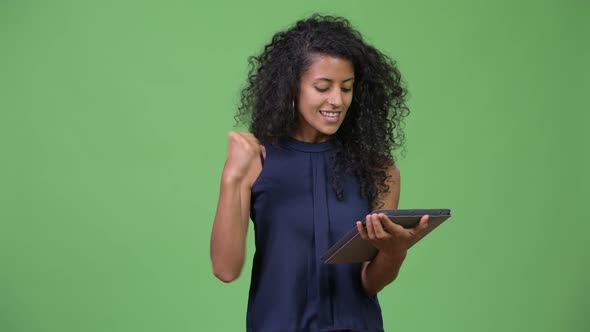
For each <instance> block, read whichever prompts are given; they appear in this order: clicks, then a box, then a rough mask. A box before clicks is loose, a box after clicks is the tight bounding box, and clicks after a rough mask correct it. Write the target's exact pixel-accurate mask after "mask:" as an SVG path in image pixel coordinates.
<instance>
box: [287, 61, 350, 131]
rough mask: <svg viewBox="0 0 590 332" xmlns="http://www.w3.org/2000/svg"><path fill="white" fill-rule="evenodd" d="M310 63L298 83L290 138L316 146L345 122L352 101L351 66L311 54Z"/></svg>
mask: <svg viewBox="0 0 590 332" xmlns="http://www.w3.org/2000/svg"><path fill="white" fill-rule="evenodd" d="M312 61H313V62H312V64H311V66H310V67H309V68H308V69H307V71H305V72H304V73H303V75H302V76H301V81H300V82H299V97H298V99H297V100H296V101H295V107H296V108H297V128H296V129H295V131H294V132H293V138H295V139H297V140H300V141H303V142H308V143H319V142H323V141H326V140H328V139H329V136H331V135H334V134H335V133H336V131H338V128H340V125H341V124H342V121H344V117H345V116H346V111H347V110H348V107H349V106H350V103H351V101H352V86H353V83H354V67H353V65H352V62H350V61H349V60H346V59H342V58H337V57H333V56H330V55H314V56H313V59H312Z"/></svg>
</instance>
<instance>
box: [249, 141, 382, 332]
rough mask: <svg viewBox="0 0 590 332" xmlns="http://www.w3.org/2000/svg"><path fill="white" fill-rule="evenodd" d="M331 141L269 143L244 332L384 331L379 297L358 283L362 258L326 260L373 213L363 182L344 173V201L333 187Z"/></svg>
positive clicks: (258, 186)
mask: <svg viewBox="0 0 590 332" xmlns="http://www.w3.org/2000/svg"><path fill="white" fill-rule="evenodd" d="M333 148H334V145H333V142H330V141H327V142H322V143H305V142H301V141H297V140H295V139H292V138H287V139H284V140H282V141H281V143H280V144H278V145H276V146H275V145H266V158H265V160H264V162H263V167H262V171H261V173H260V175H259V176H258V178H257V179H256V181H255V183H254V185H253V186H252V200H251V215H250V217H251V219H252V221H253V223H254V231H255V243H256V253H255V255H254V262H253V266H252V278H251V284H250V292H249V298H248V313H247V331H250V332H312V331H313V332H315V331H339V330H351V331H366V332H380V331H383V321H382V317H381V308H380V306H379V302H378V301H377V296H367V295H365V293H364V292H363V289H362V285H361V264H360V263H355V264H334V265H328V264H324V263H323V262H322V261H321V260H320V256H321V255H322V253H323V252H324V251H325V250H327V249H328V248H329V247H330V246H331V245H332V244H334V243H335V242H336V241H337V240H338V239H339V238H340V237H341V236H342V235H344V234H345V233H346V232H348V231H350V229H352V228H353V227H354V226H355V223H356V221H357V220H362V219H363V218H364V217H365V216H366V215H367V214H368V213H369V212H370V204H369V201H368V200H367V199H366V198H362V197H361V195H360V187H359V182H358V180H357V179H356V178H355V177H353V176H344V175H343V176H342V186H343V189H344V199H343V200H342V201H339V200H337V199H336V194H335V192H334V190H333V189H332V185H331V184H332V182H331V177H330V163H331V156H332V153H333Z"/></svg>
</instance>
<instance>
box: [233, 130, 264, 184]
mask: <svg viewBox="0 0 590 332" xmlns="http://www.w3.org/2000/svg"><path fill="white" fill-rule="evenodd" d="M262 151H264V146H261V145H260V143H259V142H258V140H257V139H256V137H254V135H252V134H250V133H244V132H237V131H230V132H229V134H228V148H227V160H226V161H225V166H224V168H223V177H224V178H225V179H226V180H229V181H240V182H241V181H243V180H244V179H245V178H246V175H247V174H248V171H249V170H250V167H251V165H252V164H253V163H254V162H256V160H260V153H261V152H262Z"/></svg>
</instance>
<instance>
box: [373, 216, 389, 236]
mask: <svg viewBox="0 0 590 332" xmlns="http://www.w3.org/2000/svg"><path fill="white" fill-rule="evenodd" d="M387 222H391V221H390V220H389V218H387V216H385V215H384V214H382V213H380V214H378V215H377V220H376V222H375V223H374V225H373V226H374V227H373V228H374V230H375V236H376V237H377V238H378V239H384V238H386V237H387V236H388V235H389V234H388V233H387V232H386V231H385V230H384V229H383V226H382V224H385V223H387Z"/></svg>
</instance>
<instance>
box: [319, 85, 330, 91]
mask: <svg viewBox="0 0 590 332" xmlns="http://www.w3.org/2000/svg"><path fill="white" fill-rule="evenodd" d="M315 89H316V90H318V91H319V92H326V91H328V90H330V88H325V89H322V88H318V87H317V86H316V87H315Z"/></svg>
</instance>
